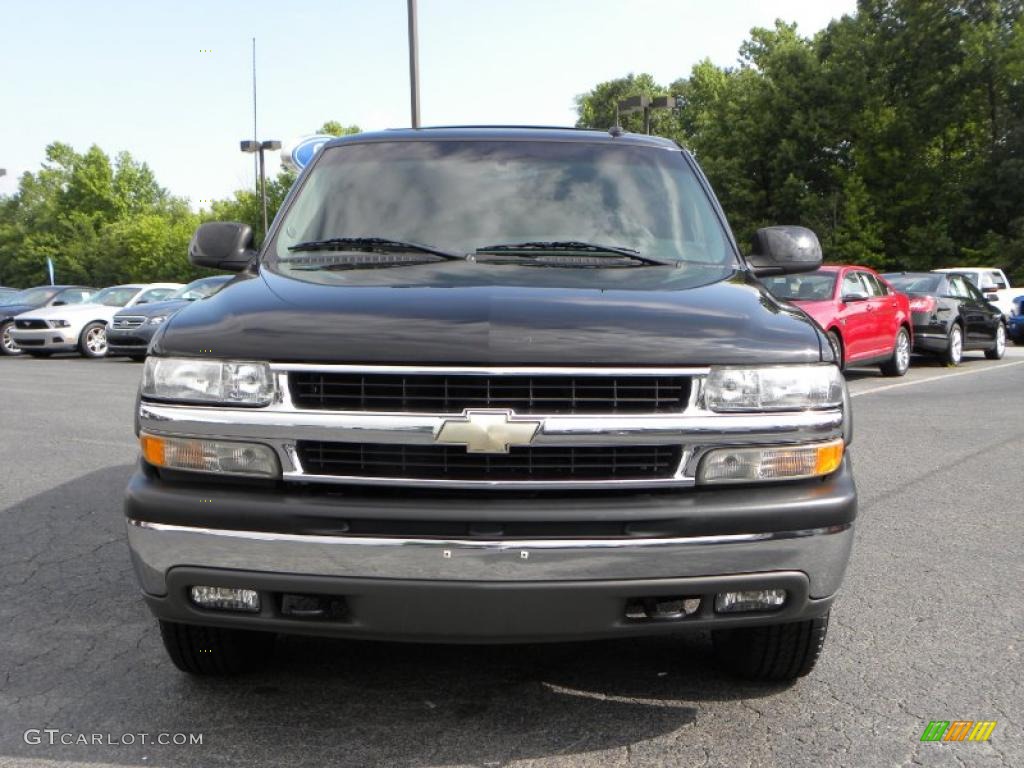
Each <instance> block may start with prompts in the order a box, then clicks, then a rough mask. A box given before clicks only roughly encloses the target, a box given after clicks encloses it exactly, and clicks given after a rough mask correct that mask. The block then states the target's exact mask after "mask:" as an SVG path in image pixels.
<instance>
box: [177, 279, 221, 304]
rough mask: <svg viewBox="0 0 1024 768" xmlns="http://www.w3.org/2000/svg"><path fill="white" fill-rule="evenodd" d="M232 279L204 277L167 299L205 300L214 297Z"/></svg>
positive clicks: (183, 287)
mask: <svg viewBox="0 0 1024 768" xmlns="http://www.w3.org/2000/svg"><path fill="white" fill-rule="evenodd" d="M230 279H231V276H230V275H227V276H225V277H203V278H200V279H199V280H193V281H192V282H191V283H189V284H188V285H185V286H182V287H181V288H179V289H178V290H177V291H175V292H174V293H173V294H172V295H171V296H168V297H167V298H168V299H182V300H184V301H196V300H198V299H205V298H206V297H207V296H213V294H215V293H216V292H217V291H219V290H220V289H221V288H223V287H224V285H225V284H226V283H227V282H228V280H230Z"/></svg>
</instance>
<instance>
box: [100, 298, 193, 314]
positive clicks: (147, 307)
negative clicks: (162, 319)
mask: <svg viewBox="0 0 1024 768" xmlns="http://www.w3.org/2000/svg"><path fill="white" fill-rule="evenodd" d="M191 303H192V302H191V301H185V300H184V299H168V300H167V301H153V302H150V303H148V304H136V305H135V306H133V307H128V308H127V309H119V310H118V311H117V314H118V315H132V316H135V317H156V316H157V315H170V314H173V313H175V312H177V311H178V310H179V309H181V308H182V307H187V306H188V305H189V304H191Z"/></svg>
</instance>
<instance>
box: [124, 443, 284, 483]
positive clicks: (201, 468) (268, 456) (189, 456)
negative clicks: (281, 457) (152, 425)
mask: <svg viewBox="0 0 1024 768" xmlns="http://www.w3.org/2000/svg"><path fill="white" fill-rule="evenodd" d="M139 444H140V446H141V447H142V457H143V458H144V459H145V460H146V461H148V462H149V463H150V464H152V465H153V466H155V467H164V468H166V469H188V470H193V471H196V472H216V473H218V474H224V475H257V476H260V477H277V475H278V468H277V456H276V455H275V454H274V451H273V450H272V449H270V448H269V447H267V446H265V445H261V444H259V443H236V442H227V441H223V440H194V439H192V438H184V437H159V436H157V435H148V434H146V433H142V434H141V435H139Z"/></svg>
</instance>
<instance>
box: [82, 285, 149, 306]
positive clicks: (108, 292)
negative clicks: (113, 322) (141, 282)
mask: <svg viewBox="0 0 1024 768" xmlns="http://www.w3.org/2000/svg"><path fill="white" fill-rule="evenodd" d="M138 292H139V289H138V288H136V287H133V286H124V285H114V286H111V287H110V288H104V289H103V290H102V291H97V292H96V293H94V294H93V295H92V296H90V297H89V303H90V304H103V305H104V306H107V307H123V306H124V305H125V304H127V303H128V302H129V301H131V300H132V298H134V296H135V294H137V293H138Z"/></svg>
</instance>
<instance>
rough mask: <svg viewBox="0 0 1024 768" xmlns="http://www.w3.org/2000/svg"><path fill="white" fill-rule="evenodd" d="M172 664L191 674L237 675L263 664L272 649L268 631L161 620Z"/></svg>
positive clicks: (272, 642) (162, 631) (162, 632)
mask: <svg viewBox="0 0 1024 768" xmlns="http://www.w3.org/2000/svg"><path fill="white" fill-rule="evenodd" d="M160 637H161V638H162V639H163V641H164V648H165V649H166V650H167V655H168V656H170V657H171V661H172V662H174V666H176V667H177V668H178V669H180V670H181V671H182V672H187V673H188V674H190V675H202V676H224V675H237V674H239V673H240V672H248V671H251V670H254V669H258V668H259V667H261V666H263V664H264V663H265V662H266V660H267V659H268V658H269V657H270V655H271V654H272V652H273V650H274V635H273V633H271V632H253V631H250V630H243V629H222V628H220V627H203V626H199V625H196V624H178V623H176V622H173V621H161V622H160Z"/></svg>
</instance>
